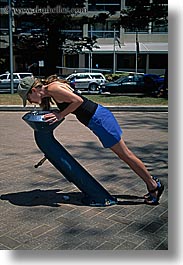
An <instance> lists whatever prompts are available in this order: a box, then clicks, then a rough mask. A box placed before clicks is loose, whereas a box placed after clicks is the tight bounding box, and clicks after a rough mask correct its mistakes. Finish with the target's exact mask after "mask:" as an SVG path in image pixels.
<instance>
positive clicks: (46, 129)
mask: <svg viewBox="0 0 183 265" xmlns="http://www.w3.org/2000/svg"><path fill="white" fill-rule="evenodd" d="M46 113H49V112H48V111H34V112H29V113H27V114H25V115H24V116H23V117H22V119H23V120H24V121H25V122H26V123H27V124H28V125H30V127H32V128H33V129H34V137H35V141H36V143H37V145H38V147H39V148H40V150H41V151H42V152H43V153H44V156H45V158H47V159H48V160H49V161H50V162H51V163H52V164H53V165H54V166H55V168H56V169H58V170H59V171H60V173H61V174H63V176H64V177H65V178H66V179H67V180H68V181H70V182H72V183H74V184H75V185H76V186H77V187H78V188H79V189H80V190H81V191H82V192H83V194H84V199H83V200H82V201H83V203H84V204H86V205H90V206H109V205H114V204H117V199H116V198H114V197H113V196H112V195H110V194H109V192H108V191H107V190H105V189H104V187H103V186H102V185H101V184H100V183H98V182H97V181H96V180H95V179H94V178H93V177H92V176H91V175H90V174H89V173H88V172H87V171H86V170H85V169H84V168H83V167H82V166H81V165H80V164H79V163H78V162H77V161H76V160H75V159H74V158H73V157H72V156H71V154H69V153H68V151H67V150H66V149H65V148H64V147H63V146H62V145H61V144H60V143H59V142H58V141H57V140H56V139H55V137H54V135H53V130H54V129H55V128H56V127H57V126H58V125H59V124H60V123H61V122H63V120H62V121H59V122H56V123H54V124H52V125H49V124H48V122H46V121H45V120H44V114H46ZM45 158H43V159H42V160H41V161H40V164H39V163H38V164H37V165H36V166H35V167H37V166H39V165H41V164H42V162H44V160H45Z"/></svg>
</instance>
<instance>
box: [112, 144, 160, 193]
mask: <svg viewBox="0 0 183 265" xmlns="http://www.w3.org/2000/svg"><path fill="white" fill-rule="evenodd" d="M111 150H112V151H113V152H114V153H115V154H117V155H118V157H119V158H120V159H121V160H123V161H124V162H125V163H126V164H128V165H129V167H130V168H131V169H132V170H133V171H134V172H135V173H136V174H137V175H138V176H139V177H141V178H142V179H143V181H144V182H145V183H146V185H147V189H148V190H154V189H156V187H157V183H156V181H155V180H153V178H152V176H151V175H150V173H149V172H148V170H147V168H146V167H145V165H144V164H143V162H142V161H141V160H140V159H139V158H137V157H136V156H135V155H134V154H133V153H132V152H131V151H130V150H129V149H128V147H127V146H126V144H125V142H124V141H123V139H121V140H120V141H119V142H118V143H117V144H115V145H114V146H112V147H111Z"/></svg>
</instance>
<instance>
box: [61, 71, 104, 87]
mask: <svg viewBox="0 0 183 265" xmlns="http://www.w3.org/2000/svg"><path fill="white" fill-rule="evenodd" d="M66 80H67V81H69V83H70V86H71V87H72V88H74V89H77V90H85V91H86V90H87V91H97V90H98V87H99V85H100V84H101V83H105V82H106V79H105V77H104V75H103V74H101V73H73V74H71V75H69V76H68V77H66Z"/></svg>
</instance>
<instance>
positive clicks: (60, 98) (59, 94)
mask: <svg viewBox="0 0 183 265" xmlns="http://www.w3.org/2000/svg"><path fill="white" fill-rule="evenodd" d="M65 85H66V86H67V84H60V83H56V82H55V83H53V84H51V85H49V87H48V88H47V93H48V95H49V96H51V97H52V98H53V99H54V100H55V101H56V102H58V103H62V102H66V103H69V105H68V107H67V108H66V109H65V110H63V111H60V112H58V111H57V112H54V113H50V114H46V115H45V116H44V117H45V119H46V120H47V121H48V122H50V123H53V122H56V121H58V120H61V119H62V118H64V117H65V116H67V115H68V114H69V113H71V112H73V111H75V110H76V109H77V108H78V107H79V106H80V105H81V104H82V102H83V99H82V98H81V97H79V96H78V95H76V94H74V93H73V92H72V91H70V90H69V89H68V88H67V87H66V88H64V86H65Z"/></svg>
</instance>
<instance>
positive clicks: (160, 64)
mask: <svg viewBox="0 0 183 265" xmlns="http://www.w3.org/2000/svg"><path fill="white" fill-rule="evenodd" d="M167 67H168V55H167V54H150V55H149V68H150V69H166V68H167Z"/></svg>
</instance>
